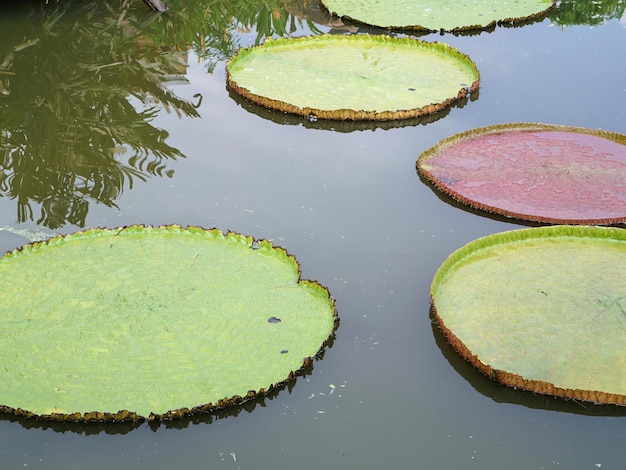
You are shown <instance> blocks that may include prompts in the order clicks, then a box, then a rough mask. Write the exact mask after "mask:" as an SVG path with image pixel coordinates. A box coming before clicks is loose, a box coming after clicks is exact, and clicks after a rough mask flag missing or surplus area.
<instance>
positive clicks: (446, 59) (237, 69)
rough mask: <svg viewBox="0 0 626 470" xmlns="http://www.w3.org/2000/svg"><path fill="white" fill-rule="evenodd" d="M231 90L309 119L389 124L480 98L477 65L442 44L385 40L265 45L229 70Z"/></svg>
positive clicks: (241, 55)
mask: <svg viewBox="0 0 626 470" xmlns="http://www.w3.org/2000/svg"><path fill="white" fill-rule="evenodd" d="M226 70H227V83H228V86H229V87H230V88H231V89H232V90H233V91H234V92H236V93H238V94H239V95H241V96H243V97H245V98H247V99H249V100H251V101H253V102H255V103H257V104H260V105H262V106H265V107H267V108H270V109H275V110H279V111H282V112H286V113H291V114H297V115H300V116H305V117H307V118H309V119H334V120H355V121H356V120H367V121H386V120H391V119H407V118H414V117H418V116H424V115H429V114H433V113H436V112H439V111H441V110H443V109H446V108H448V107H449V106H451V105H452V104H453V103H455V102H456V101H458V100H461V99H463V98H465V97H466V96H468V94H469V93H471V92H473V91H476V90H477V89H478V86H479V78H480V77H479V74H478V70H477V69H476V64H474V62H472V61H471V59H470V58H469V57H467V56H466V55H465V54H462V53H461V52H459V51H458V50H456V49H454V48H452V47H450V46H448V45H446V44H442V43H430V42H425V41H418V40H415V39H411V38H402V39H398V38H391V37H388V36H368V35H358V36H332V35H321V36H312V37H302V38H290V39H282V38H281V39H276V40H267V41H266V42H265V43H264V44H262V45H261V46H255V47H250V48H248V49H240V50H239V52H238V53H237V54H236V55H235V56H234V57H233V58H232V59H231V60H230V61H229V62H228V64H227V67H226Z"/></svg>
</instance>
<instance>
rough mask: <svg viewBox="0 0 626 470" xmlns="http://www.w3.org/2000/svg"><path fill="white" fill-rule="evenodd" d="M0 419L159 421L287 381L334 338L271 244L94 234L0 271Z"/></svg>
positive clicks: (59, 242) (193, 231) (317, 293)
mask: <svg viewBox="0 0 626 470" xmlns="http://www.w3.org/2000/svg"><path fill="white" fill-rule="evenodd" d="M0 279H2V285H3V289H2V291H1V292H0V332H1V333H0V340H1V342H2V350H1V351H0V371H1V372H0V377H1V380H0V403H1V404H2V406H1V407H0V410H1V411H4V412H11V413H16V414H19V415H25V416H37V417H44V418H48V419H58V420H63V421H118V420H135V419H142V418H147V419H163V418H172V417H178V416H182V415H185V414H188V413H195V412H201V411H212V410H215V409H219V408H223V407H226V406H230V405H235V404H238V403H241V402H243V401H244V400H247V399H250V398H254V397H255V396H256V395H257V394H263V393H266V392H268V391H269V390H271V389H272V388H274V387H275V386H276V385H279V384H282V383H284V382H286V381H288V380H291V379H292V378H294V376H295V374H296V373H297V372H298V371H299V370H300V369H302V368H303V367H304V366H305V365H308V364H310V363H311V357H314V356H315V355H316V354H317V353H318V352H319V351H320V350H321V349H322V348H323V347H324V346H325V345H326V342H327V340H328V339H329V338H330V337H331V336H332V335H333V332H334V329H335V328H336V326H337V322H338V320H337V317H336V313H335V309H334V302H333V300H332V299H331V298H330V297H329V294H328V291H327V290H326V289H325V288H324V287H322V286H321V285H319V284H318V283H316V282H313V281H306V280H301V279H300V271H299V267H298V264H297V262H296V260H295V259H294V258H293V256H291V255H289V254H288V253H287V252H286V251H285V250H283V249H282V248H278V247H274V246H272V244H271V243H270V242H268V241H265V240H261V241H255V240H253V239H252V237H246V236H243V235H239V234H236V233H228V234H224V233H222V232H221V231H220V230H217V229H212V230H205V229H201V228H198V227H188V228H181V227H179V226H176V225H172V226H167V227H158V228H153V227H144V226H132V227H127V228H120V229H115V230H110V229H94V230H87V231H85V232H79V233H76V234H73V235H69V236H66V237H55V238H52V239H51V240H49V241H47V242H38V243H34V244H31V245H26V246H25V247H24V248H22V249H21V250H15V251H13V252H12V253H7V254H6V255H5V256H4V257H2V258H0Z"/></svg>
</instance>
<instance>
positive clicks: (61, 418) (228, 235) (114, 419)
mask: <svg viewBox="0 0 626 470" xmlns="http://www.w3.org/2000/svg"><path fill="white" fill-rule="evenodd" d="M137 229H139V230H165V231H167V232H170V233H179V232H185V231H188V232H192V233H193V232H209V233H211V234H212V235H213V236H215V237H221V238H224V239H225V240H230V241H232V242H233V243H244V244H245V245H247V247H248V248H250V249H252V250H258V249H262V250H278V251H280V252H282V254H283V255H284V256H285V257H286V258H288V259H290V260H291V261H293V263H295V265H296V266H297V268H298V282H297V283H298V285H306V286H308V287H310V288H313V289H314V290H316V291H317V292H318V293H319V294H321V295H324V296H325V297H326V298H327V299H328V302H329V305H330V306H331V308H332V311H333V327H332V330H331V332H330V334H329V336H328V338H326V340H324V341H323V343H322V345H321V346H320V348H319V350H318V351H317V353H316V354H315V355H314V356H310V357H305V358H304V359H303V362H302V365H301V367H300V368H299V369H297V370H292V371H290V372H289V374H288V375H287V377H286V378H285V379H284V380H282V381H279V382H276V383H274V384H270V385H269V386H268V387H267V388H260V389H259V390H249V391H248V392H247V393H246V394H245V395H244V396H241V395H234V396H232V397H224V398H222V399H219V400H218V401H217V402H216V403H212V402H209V403H206V404H202V405H198V406H194V407H192V408H187V407H183V408H179V409H174V410H169V411H167V412H165V413H152V412H151V413H150V414H149V415H148V416H142V415H140V414H138V413H136V412H134V411H130V410H126V409H124V410H119V411H118V412H117V413H111V412H99V411H90V412H84V413H81V412H74V413H50V414H37V413H33V412H31V411H28V410H26V409H23V408H19V407H18V408H13V407H10V406H6V405H2V404H0V413H4V414H9V415H14V416H18V417H23V418H27V419H35V420H42V421H55V422H61V423H81V422H82V423H122V422H143V421H149V422H157V423H158V422H160V421H170V420H173V419H180V418H185V417H187V416H191V415H197V414H201V413H203V414H207V413H213V412H216V411H219V410H222V409H225V408H230V407H234V406H237V405H241V404H243V403H245V402H247V401H249V400H254V399H255V398H257V397H262V396H266V395H270V394H271V393H273V392H275V391H277V390H279V389H281V388H283V387H285V386H286V385H287V384H288V383H289V382H292V381H294V380H295V379H296V378H297V377H298V376H301V375H305V372H306V370H307V369H310V368H311V367H312V366H313V361H314V360H317V359H320V358H321V357H322V356H323V354H324V351H325V350H326V349H327V348H328V347H331V346H332V344H333V342H334V340H335V333H336V331H337V329H338V328H339V323H340V320H339V315H338V313H337V309H336V307H335V299H334V298H333V297H332V296H331V295H330V291H329V290H328V288H327V287H325V286H323V285H322V284H320V283H318V282H317V281H314V280H307V279H302V277H301V270H300V264H299V263H298V261H297V260H296V258H295V256H293V255H291V254H290V253H289V252H288V251H287V250H286V249H284V248H282V247H279V246H275V245H273V244H272V242H271V241H269V240H266V239H255V238H253V237H252V236H246V235H242V234H240V233H237V232H233V231H230V230H228V231H223V230H221V229H219V228H215V227H213V228H210V229H206V228H203V227H199V226H193V225H190V226H186V227H183V226H181V225H178V224H171V225H161V226H151V225H144V224H136V225H129V226H122V227H117V228H114V229H110V228H105V227H95V228H89V229H87V230H84V231H78V232H74V233H72V234H69V235H57V236H54V237H52V238H50V239H49V240H43V241H35V242H31V243H27V244H25V245H23V246H22V247H20V248H16V249H14V250H9V251H8V252H6V253H5V254H4V255H3V256H2V258H4V257H5V256H14V255H15V254H18V253H19V252H21V251H23V250H35V251H36V250H38V249H41V248H45V246H48V245H50V246H52V245H54V244H55V243H59V242H65V241H67V239H68V238H72V237H84V236H89V235H91V234H95V233H96V232H99V231H103V230H104V231H110V232H118V233H120V232H123V231H132V230H137Z"/></svg>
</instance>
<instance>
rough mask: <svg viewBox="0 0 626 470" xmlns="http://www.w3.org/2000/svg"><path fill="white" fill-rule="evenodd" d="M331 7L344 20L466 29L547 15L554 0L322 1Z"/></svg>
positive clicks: (387, 25)
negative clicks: (462, 0) (494, 0)
mask: <svg viewBox="0 0 626 470" xmlns="http://www.w3.org/2000/svg"><path fill="white" fill-rule="evenodd" d="M322 3H323V4H324V6H326V8H328V10H329V11H330V12H331V13H333V14H335V15H338V16H340V17H342V18H344V19H352V20H356V21H358V22H361V23H366V24H370V25H373V26H380V27H383V28H389V29H415V30H426V31H439V30H441V31H455V32H456V31H465V30H476V29H487V28H491V27H494V26H495V25H496V24H499V25H508V24H516V23H520V22H524V21H531V20H534V19H538V18H542V17H544V16H545V15H546V14H547V13H548V12H549V11H550V9H551V8H552V7H553V5H554V2H553V1H552V0H503V1H498V2H493V1H487V0H473V1H466V2H458V1H456V0H430V1H420V2H415V1H410V0H386V1H385V2H379V1H371V0H322Z"/></svg>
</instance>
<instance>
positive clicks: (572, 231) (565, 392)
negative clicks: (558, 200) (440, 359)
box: [430, 225, 626, 406]
mask: <svg viewBox="0 0 626 470" xmlns="http://www.w3.org/2000/svg"><path fill="white" fill-rule="evenodd" d="M554 236H559V237H574V238H583V237H587V238H594V239H599V238H601V239H613V240H620V241H626V229H622V228H617V227H603V226H600V227H598V226H581V225H553V226H546V227H532V228H524V229H515V230H509V231H506V232H499V233H496V234H492V235H487V236H484V237H481V238H477V239H475V240H473V241H471V242H469V243H468V244H466V245H465V246H463V247H461V248H459V249H458V250H456V251H454V252H453V253H452V254H451V255H450V256H449V257H448V258H447V259H446V260H445V261H444V262H443V263H442V264H441V266H440V267H439V269H438V270H437V272H436V273H435V276H434V278H433V281H432V283H431V288H430V300H431V309H430V310H431V314H432V316H433V319H434V321H435V323H436V324H437V326H438V328H439V329H440V330H441V332H442V333H443V334H444V336H445V337H446V339H447V341H448V343H450V345H451V346H452V347H453V349H455V350H456V351H457V352H458V353H459V354H460V355H461V356H462V357H463V358H464V359H465V360H466V361H468V362H469V363H470V364H472V365H473V366H474V367H475V368H476V369H478V371H479V372H481V373H482V374H484V375H485V376H487V377H488V378H490V379H492V380H495V381H496V382H498V383H500V384H503V385H506V386H508V387H512V388H514V389H522V390H526V391H529V392H533V393H540V394H543V395H552V396H555V397H559V398H564V399H567V400H578V401H584V402H590V403H594V404H596V405H618V406H626V395H620V394H614V393H608V392H602V391H600V390H584V389H570V388H561V387H557V386H555V385H554V384H552V383H550V382H545V381H541V380H533V379H527V378H525V377H522V376H521V375H519V374H515V373H512V372H507V371H505V370H500V369H496V368H494V367H492V366H490V365H489V364H487V363H485V362H483V361H482V360H481V359H480V358H479V357H478V355H476V354H474V353H472V351H471V350H470V349H469V348H468V347H467V346H466V345H465V344H464V343H463V342H462V341H461V340H460V339H459V338H458V337H457V336H456V335H455V334H454V333H453V332H452V331H451V330H450V329H449V328H448V327H447V326H446V324H445V322H444V321H443V319H442V318H441V316H440V315H439V313H438V312H437V307H436V304H435V291H436V290H437V287H438V285H439V284H440V283H441V282H443V280H444V279H445V277H446V275H447V273H448V272H449V271H450V270H452V269H453V268H454V267H455V266H456V264H457V263H459V262H460V261H462V260H463V259H464V258H465V257H466V256H467V255H469V254H471V253H474V252H476V251H478V250H480V249H482V248H485V247H494V246H496V245H498V244H501V245H504V244H507V243H510V242H513V241H518V240H530V239H533V238H534V239H537V238H551V237H554ZM494 240H497V243H494Z"/></svg>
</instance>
